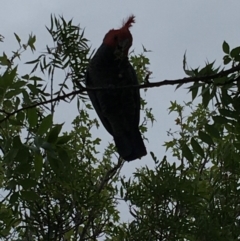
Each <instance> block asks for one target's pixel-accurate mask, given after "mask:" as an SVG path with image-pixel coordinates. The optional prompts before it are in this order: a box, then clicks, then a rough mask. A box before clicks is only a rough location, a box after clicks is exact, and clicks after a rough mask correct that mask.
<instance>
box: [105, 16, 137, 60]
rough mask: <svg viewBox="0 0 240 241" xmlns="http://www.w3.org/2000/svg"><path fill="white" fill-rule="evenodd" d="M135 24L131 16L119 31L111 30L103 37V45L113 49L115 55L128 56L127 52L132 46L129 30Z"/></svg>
mask: <svg viewBox="0 0 240 241" xmlns="http://www.w3.org/2000/svg"><path fill="white" fill-rule="evenodd" d="M133 23H135V16H134V15H131V16H129V17H128V19H127V20H126V21H124V22H123V25H122V27H121V28H119V29H111V30H110V31H109V32H108V33H107V34H106V35H105V37H104V39H103V43H104V44H105V45H107V46H109V47H111V48H113V49H114V51H115V52H117V53H119V52H120V53H122V54H124V55H125V56H127V55H128V50H129V49H130V47H131V46H132V41H133V38H132V34H131V33H130V31H129V28H130V27H131V26H132V24H133Z"/></svg>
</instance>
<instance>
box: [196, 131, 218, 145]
mask: <svg viewBox="0 0 240 241" xmlns="http://www.w3.org/2000/svg"><path fill="white" fill-rule="evenodd" d="M198 137H199V138H200V139H201V140H202V141H203V142H205V143H207V144H208V145H214V142H213V140H212V138H211V136H209V135H208V134H206V133H205V132H202V131H199V132H198Z"/></svg>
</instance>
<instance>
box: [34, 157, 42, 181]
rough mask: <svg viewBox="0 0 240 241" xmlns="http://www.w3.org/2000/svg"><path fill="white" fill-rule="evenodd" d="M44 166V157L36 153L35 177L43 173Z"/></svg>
mask: <svg viewBox="0 0 240 241" xmlns="http://www.w3.org/2000/svg"><path fill="white" fill-rule="evenodd" d="M42 167H43V157H42V156H41V155H40V154H37V153H36V154H35V156H34V168H35V177H36V178H38V177H39V176H40V175H41V172H42Z"/></svg>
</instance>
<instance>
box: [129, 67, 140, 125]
mask: <svg viewBox="0 0 240 241" xmlns="http://www.w3.org/2000/svg"><path fill="white" fill-rule="evenodd" d="M129 71H130V74H131V79H132V84H134V85H139V82H138V78H137V74H136V71H135V70H134V68H133V66H132V65H131V64H130V63H129ZM134 101H135V106H136V110H135V118H134V123H135V124H136V125H137V126H138V125H139V121H140V108H141V106H140V90H139V89H134Z"/></svg>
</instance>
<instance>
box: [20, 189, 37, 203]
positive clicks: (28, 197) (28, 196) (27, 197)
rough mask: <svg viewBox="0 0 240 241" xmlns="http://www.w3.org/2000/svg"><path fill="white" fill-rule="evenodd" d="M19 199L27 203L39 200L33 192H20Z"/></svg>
mask: <svg viewBox="0 0 240 241" xmlns="http://www.w3.org/2000/svg"><path fill="white" fill-rule="evenodd" d="M21 197H22V198H23V199H25V200H29V201H32V200H34V201H36V200H39V196H38V195H37V194H36V193H35V192H34V191H21Z"/></svg>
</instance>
